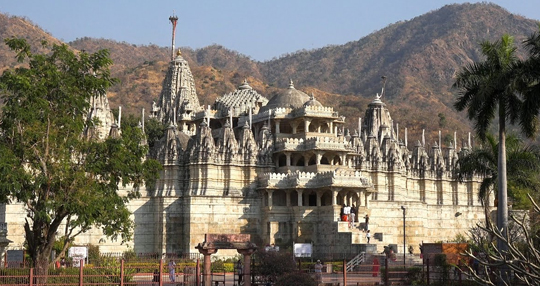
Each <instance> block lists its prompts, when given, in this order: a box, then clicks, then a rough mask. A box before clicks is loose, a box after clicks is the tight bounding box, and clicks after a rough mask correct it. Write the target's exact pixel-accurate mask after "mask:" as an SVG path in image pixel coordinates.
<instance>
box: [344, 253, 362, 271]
mask: <svg viewBox="0 0 540 286" xmlns="http://www.w3.org/2000/svg"><path fill="white" fill-rule="evenodd" d="M364 261H366V253H365V252H360V253H359V254H358V255H356V256H355V257H354V258H353V259H351V260H350V261H349V262H347V272H351V271H352V270H353V269H354V267H355V266H357V265H360V264H361V263H362V262H364Z"/></svg>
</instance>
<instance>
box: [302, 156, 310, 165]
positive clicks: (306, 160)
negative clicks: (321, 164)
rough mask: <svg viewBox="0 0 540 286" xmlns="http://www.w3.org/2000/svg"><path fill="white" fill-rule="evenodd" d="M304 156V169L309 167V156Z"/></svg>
mask: <svg viewBox="0 0 540 286" xmlns="http://www.w3.org/2000/svg"><path fill="white" fill-rule="evenodd" d="M302 156H304V167H307V166H309V155H307V154H304V155H302Z"/></svg>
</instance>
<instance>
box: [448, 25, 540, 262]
mask: <svg viewBox="0 0 540 286" xmlns="http://www.w3.org/2000/svg"><path fill="white" fill-rule="evenodd" d="M481 49H482V54H483V55H484V56H485V59H484V60H483V61H480V62H475V63H472V64H469V65H466V66H465V67H463V68H462V69H461V70H460V71H459V72H458V74H457V76H456V80H455V82H454V85H453V86H454V88H457V89H458V99H457V101H456V102H455V104H454V106H455V108H456V109H457V110H458V111H462V110H465V109H466V110H467V117H468V118H469V119H470V120H472V121H473V122H474V128H475V131H476V132H477V134H478V136H479V137H480V139H481V140H485V138H486V133H487V131H488V128H489V126H490V124H491V123H492V121H493V119H494V118H495V116H496V115H497V116H498V122H499V130H498V131H499V150H498V154H499V155H498V158H497V159H498V162H497V174H498V175H497V181H498V182H497V188H498V190H497V197H498V201H499V203H498V208H497V227H498V228H499V229H501V230H502V232H503V233H505V232H506V229H507V228H508V194H507V178H506V174H507V171H506V144H505V143H506V142H505V139H506V123H507V121H509V122H510V123H516V122H517V121H519V123H520V127H521V130H522V131H523V132H524V133H525V135H527V136H532V135H533V134H534V131H535V123H536V122H535V121H530V120H529V121H527V120H521V119H524V118H525V117H526V116H525V115H524V114H526V112H525V111H524V110H527V109H528V108H531V107H532V106H526V105H523V98H522V96H521V94H520V93H519V92H518V90H517V85H516V70H517V67H518V65H519V60H518V58H517V57H516V46H515V45H514V40H513V38H512V37H511V36H509V35H504V36H502V38H501V39H500V40H498V41H495V42H493V43H491V42H488V41H485V42H482V43H481ZM497 244H498V245H497V246H498V247H499V250H500V251H502V252H505V251H506V250H507V245H505V244H504V243H502V242H501V241H500V240H499V241H498V243H497Z"/></svg>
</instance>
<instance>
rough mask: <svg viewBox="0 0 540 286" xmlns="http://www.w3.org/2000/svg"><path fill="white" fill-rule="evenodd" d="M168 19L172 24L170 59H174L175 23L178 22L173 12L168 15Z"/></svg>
mask: <svg viewBox="0 0 540 286" xmlns="http://www.w3.org/2000/svg"><path fill="white" fill-rule="evenodd" d="M169 21H171V24H172V26H173V28H172V48H171V60H174V38H175V37H176V23H177V22H178V17H176V16H175V15H174V13H173V15H172V16H171V17H169Z"/></svg>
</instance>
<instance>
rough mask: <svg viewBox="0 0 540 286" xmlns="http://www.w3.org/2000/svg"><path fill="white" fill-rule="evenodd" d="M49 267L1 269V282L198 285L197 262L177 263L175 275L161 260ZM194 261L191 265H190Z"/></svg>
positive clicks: (6, 285) (35, 285)
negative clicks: (41, 269)
mask: <svg viewBox="0 0 540 286" xmlns="http://www.w3.org/2000/svg"><path fill="white" fill-rule="evenodd" d="M83 264H84V263H81V265H80V266H79V267H61V268H57V269H55V268H50V269H48V271H47V273H46V274H45V275H37V274H36V272H35V269H34V268H3V269H0V285H3V286H15V285H30V286H41V285H43V286H44V285H47V286H52V285H59V286H60V285H65V286H69V285H74V286H75V285H115V286H118V285H121V286H123V285H125V286H129V285H156V286H157V285H170V284H171V283H172V284H175V283H174V282H176V283H181V284H182V285H197V281H200V277H197V276H198V274H200V273H199V272H198V271H196V266H197V263H196V262H195V263H189V264H188V263H178V264H177V265H176V267H175V272H174V275H173V274H171V273H169V270H168V266H167V265H166V264H164V262H163V260H161V261H159V262H156V261H154V262H144V263H140V262H139V263H128V262H126V261H124V260H122V261H120V262H119V265H110V266H99V267H96V266H91V265H86V266H84V265H83ZM192 264H193V265H192Z"/></svg>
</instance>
